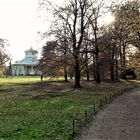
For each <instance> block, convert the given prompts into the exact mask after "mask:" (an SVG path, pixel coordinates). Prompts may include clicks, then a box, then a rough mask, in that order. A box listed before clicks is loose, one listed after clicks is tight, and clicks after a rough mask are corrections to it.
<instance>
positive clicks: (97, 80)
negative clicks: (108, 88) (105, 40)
mask: <svg viewBox="0 0 140 140" xmlns="http://www.w3.org/2000/svg"><path fill="white" fill-rule="evenodd" d="M95 69H96V79H95V80H96V83H101V78H100V64H99V60H98V57H97V56H96V68H95Z"/></svg>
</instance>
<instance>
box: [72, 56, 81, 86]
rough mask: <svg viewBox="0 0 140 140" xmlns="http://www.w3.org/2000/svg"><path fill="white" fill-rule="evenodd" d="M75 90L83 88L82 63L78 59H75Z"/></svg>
mask: <svg viewBox="0 0 140 140" xmlns="http://www.w3.org/2000/svg"><path fill="white" fill-rule="evenodd" d="M74 87H75V88H81V85H80V62H79V59H78V58H77V57H75V86H74Z"/></svg>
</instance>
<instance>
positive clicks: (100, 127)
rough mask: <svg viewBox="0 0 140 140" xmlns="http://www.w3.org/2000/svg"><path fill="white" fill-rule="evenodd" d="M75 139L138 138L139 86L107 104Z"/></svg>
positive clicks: (127, 139) (134, 139)
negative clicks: (88, 126)
mask: <svg viewBox="0 0 140 140" xmlns="http://www.w3.org/2000/svg"><path fill="white" fill-rule="evenodd" d="M77 140H140V88H137V89H135V90H132V91H131V92H129V93H125V94H124V95H122V96H120V97H118V98H117V99H115V100H114V101H113V103H111V104H109V105H107V106H106V107H105V109H104V110H103V111H101V112H100V113H98V115H97V116H96V118H95V119H94V120H93V122H92V124H91V126H90V128H89V129H88V130H87V131H84V132H83V133H82V135H81V136H80V137H79V138H78V139H77Z"/></svg>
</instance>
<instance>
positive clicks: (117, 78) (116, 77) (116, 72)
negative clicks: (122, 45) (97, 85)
mask: <svg viewBox="0 0 140 140" xmlns="http://www.w3.org/2000/svg"><path fill="white" fill-rule="evenodd" d="M115 66H116V69H115V70H116V71H115V80H116V81H118V80H119V72H118V60H117V59H116V64H115Z"/></svg>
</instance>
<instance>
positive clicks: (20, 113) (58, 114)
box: [0, 81, 129, 140]
mask: <svg viewBox="0 0 140 140" xmlns="http://www.w3.org/2000/svg"><path fill="white" fill-rule="evenodd" d="M7 84H9V83H8V82H7V83H6V82H4V85H5V86H6V85H7ZM10 84H12V82H11V83H10ZM70 84H71V83H67V85H70ZM115 84H116V85H115V86H114V84H112V83H102V84H101V85H98V86H97V85H95V84H93V82H89V83H87V82H83V85H85V86H83V88H82V89H80V90H74V89H69V91H65V92H64V91H63V90H61V89H60V87H61V88H62V89H63V88H64V87H65V85H66V84H65V83H64V82H49V83H47V82H45V83H43V84H42V85H40V83H38V82H37V83H35V82H33V83H31V81H30V82H29V84H28V83H27V82H26V84H25V83H24V84H21V83H18V82H17V83H15V82H14V84H13V85H11V86H7V90H8V88H14V90H12V91H5V92H4V91H2V92H0V132H1V133H0V138H3V139H4V140H11V139H16V140H18V139H20V140H22V139H23V140H25V139H37V140H43V139H49V140H71V139H72V136H73V135H72V134H73V119H78V118H80V119H83V120H84V116H85V111H86V110H88V109H89V108H90V107H92V106H93V105H94V103H96V104H98V103H99V102H100V99H101V98H104V97H105V96H106V97H107V98H109V95H110V93H113V92H114V88H115V87H116V89H125V88H128V85H129V83H126V82H122V83H115ZM46 85H47V86H46ZM54 85H55V86H56V87H55V89H54V91H53V89H52V87H53V86H54ZM16 86H17V87H18V88H17V89H16ZM51 86H52V87H51ZM0 87H2V83H1V85H0ZM49 87H51V88H50V89H51V90H48V89H49ZM67 88H68V87H67ZM19 89H20V90H19ZM58 89H59V90H60V91H59V92H56V90H58ZM28 95H30V96H28ZM83 122H84V121H81V123H80V126H78V127H77V129H76V132H77V133H79V132H80V128H81V127H82V126H83V125H84V123H83Z"/></svg>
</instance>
